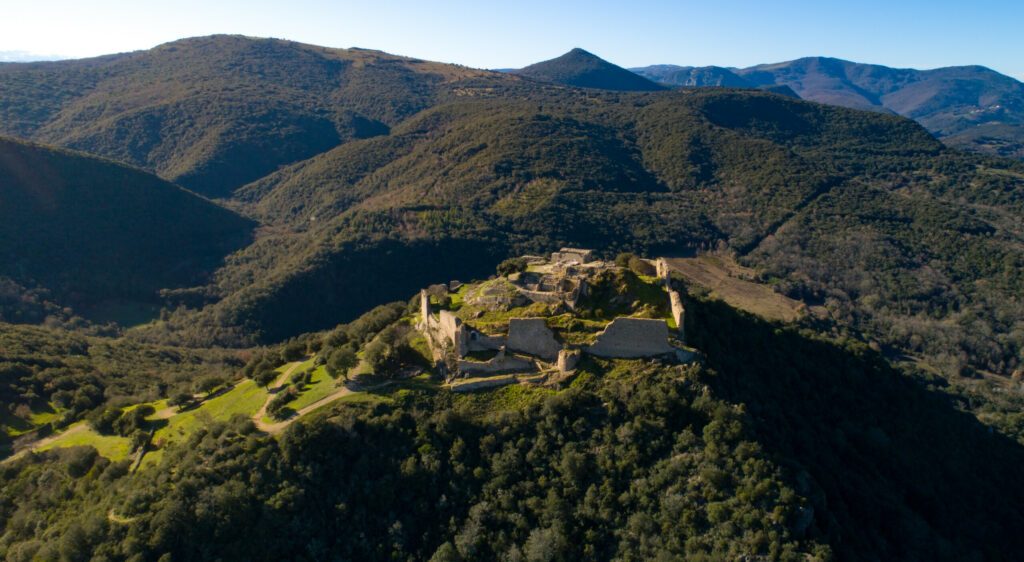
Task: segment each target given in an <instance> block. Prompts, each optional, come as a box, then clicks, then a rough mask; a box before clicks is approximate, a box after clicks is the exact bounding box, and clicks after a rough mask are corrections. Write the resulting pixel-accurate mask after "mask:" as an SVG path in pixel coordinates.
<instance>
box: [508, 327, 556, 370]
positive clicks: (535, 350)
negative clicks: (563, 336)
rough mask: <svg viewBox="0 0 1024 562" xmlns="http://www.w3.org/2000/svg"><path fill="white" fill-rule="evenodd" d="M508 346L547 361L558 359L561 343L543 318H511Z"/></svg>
mask: <svg viewBox="0 0 1024 562" xmlns="http://www.w3.org/2000/svg"><path fill="white" fill-rule="evenodd" d="M507 345H508V348H509V349H511V350H514V351H521V352H523V353H527V354H529V355H534V356H536V357H540V358H541V359H543V360H545V361H549V362H554V361H556V360H557V359H558V352H559V351H560V350H561V349H562V345H561V344H559V343H558V341H557V340H556V339H555V334H554V332H552V331H551V329H550V328H548V325H547V323H546V322H545V321H544V319H543V318H512V319H511V320H509V322H508V344H507Z"/></svg>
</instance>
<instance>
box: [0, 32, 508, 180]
mask: <svg viewBox="0 0 1024 562" xmlns="http://www.w3.org/2000/svg"><path fill="white" fill-rule="evenodd" d="M515 82H517V80H516V78H515V77H514V76H509V75H505V74H500V73H492V72H487V71H478V70H472V69H468V68H465V67H459V66H455V65H446V64H440V63H433V62H427V61H422V60H417V59H410V58H405V57H398V56H393V55H389V54H386V53H382V52H380V51H370V50H364V49H328V48H324V47H317V46H314V45H305V44H301V43H295V42H291V41H283V40H277V39H257V38H250V37H241V36H228V35H216V36H210V37H196V38H190V39H182V40H179V41H174V42H171V43H167V44H164V45H160V46H158V47H155V48H153V49H150V50H147V51H138V52H132V53H123V54H117V55H110V56H104V57H98V58H94V59H84V60H74V61H59V62H39V63H29V64H18V65H5V66H0V100H2V103H0V108H2V109H0V134H7V135H13V136H18V137H22V138H27V139H31V140H36V141H40V142H44V143H47V144H53V145H58V146H63V147H68V148H74V149H77V150H83V151H86V152H90V153H93V154H97V155H101V156H105V157H108V158H114V159H117V160H120V161H122V162H126V163H129V164H132V165H134V166H138V167H141V168H144V169H147V170H149V171H152V172H154V173H156V174H158V175H159V176H161V177H163V178H165V179H167V180H170V181H173V182H176V183H179V184H181V185H183V186H185V187H187V188H189V189H192V190H194V191H196V192H199V193H202V194H204V195H208V196H215V197H224V196H228V195H230V194H231V192H232V191H233V190H234V189H235V188H237V187H239V186H241V185H243V184H245V183H248V182H250V181H253V180H255V179H258V178H259V177H261V176H263V175H265V174H267V173H270V172H273V171H274V170H276V169H277V168H278V167H280V166H282V165H285V164H288V163H291V162H295V161H297V160H302V159H305V158H308V157H311V156H314V155H316V154H318V153H320V152H323V151H325V150H328V149H330V148H332V147H335V146H338V145H340V144H343V143H345V142H347V141H349V140H352V139H359V138H367V137H371V136H374V135H380V134H385V133H387V131H388V129H389V127H390V126H392V125H394V124H395V123H397V122H399V121H400V120H402V119H403V118H405V117H408V116H409V115H412V114H413V113H416V112H417V111H420V110H422V109H424V108H425V107H428V106H430V105H432V104H434V103H436V102H437V101H438V100H439V99H445V98H450V97H453V96H455V95H458V92H462V93H465V92H467V91H474V90H477V91H486V90H487V88H493V87H501V86H502V85H506V84H514V83H515ZM56 83H59V84H61V87H60V88H53V87H52V86H53V84H56Z"/></svg>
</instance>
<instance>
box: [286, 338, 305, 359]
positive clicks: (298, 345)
mask: <svg viewBox="0 0 1024 562" xmlns="http://www.w3.org/2000/svg"><path fill="white" fill-rule="evenodd" d="M305 353H306V346H305V344H303V343H302V342H301V341H298V340H292V341H290V342H288V343H287V344H285V346H284V348H282V349H281V359H283V360H285V361H298V360H299V359H302V356H303V355H304V354H305Z"/></svg>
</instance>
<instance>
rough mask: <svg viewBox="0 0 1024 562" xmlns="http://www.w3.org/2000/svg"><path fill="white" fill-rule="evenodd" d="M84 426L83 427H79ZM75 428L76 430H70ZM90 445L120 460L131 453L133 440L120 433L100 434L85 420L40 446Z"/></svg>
mask: <svg viewBox="0 0 1024 562" xmlns="http://www.w3.org/2000/svg"><path fill="white" fill-rule="evenodd" d="M79 426H82V429H77V428H78V427H79ZM71 429H75V431H70V430H71ZM81 446H90V447H93V448H95V449H96V450H97V451H98V452H99V454H100V455H103V456H104V457H107V458H108V459H110V460H112V461H119V460H122V459H124V458H126V457H127V456H128V453H130V452H131V451H130V447H131V441H130V440H129V439H128V438H127V437H121V436H119V435H100V434H99V433H96V431H94V430H93V429H92V428H91V427H89V426H88V425H85V422H78V423H76V424H73V425H71V426H70V427H68V430H67V431H65V432H64V433H63V434H62V435H61V436H59V437H57V438H56V439H55V440H53V441H51V442H50V443H47V444H46V445H44V446H43V447H40V450H42V451H48V450H50V449H62V448H67V447H81Z"/></svg>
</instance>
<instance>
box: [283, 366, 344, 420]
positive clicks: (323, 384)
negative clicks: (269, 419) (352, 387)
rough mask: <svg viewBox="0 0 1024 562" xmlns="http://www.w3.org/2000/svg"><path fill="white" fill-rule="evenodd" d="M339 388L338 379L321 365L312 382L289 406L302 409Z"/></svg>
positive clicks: (314, 373) (314, 372)
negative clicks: (332, 376)
mask: <svg viewBox="0 0 1024 562" xmlns="http://www.w3.org/2000/svg"><path fill="white" fill-rule="evenodd" d="M337 390H338V385H337V381H335V380H334V379H333V378H331V376H330V375H328V374H327V368H326V367H324V366H323V365H321V366H319V367H317V368H316V370H315V371H313V378H312V380H311V381H310V383H309V384H307V385H306V387H305V389H304V390H303V391H302V394H300V395H299V397H298V398H296V399H295V400H293V401H292V402H291V403H289V404H288V406H289V407H291V408H292V409H294V410H301V409H302V408H305V407H306V406H309V405H310V404H312V403H314V402H316V401H317V400H320V399H322V398H325V397H327V396H329V395H330V394H331V393H333V392H336V391H337Z"/></svg>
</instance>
